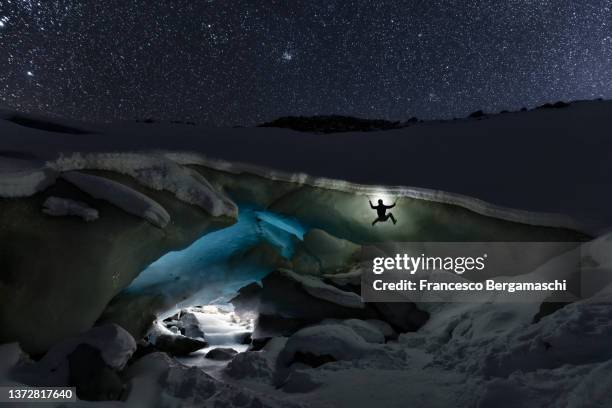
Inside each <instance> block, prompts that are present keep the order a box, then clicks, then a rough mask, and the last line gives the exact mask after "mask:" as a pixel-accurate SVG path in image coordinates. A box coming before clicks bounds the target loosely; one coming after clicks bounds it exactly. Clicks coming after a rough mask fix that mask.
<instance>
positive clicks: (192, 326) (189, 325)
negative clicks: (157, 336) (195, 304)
mask: <svg viewBox="0 0 612 408" xmlns="http://www.w3.org/2000/svg"><path fill="white" fill-rule="evenodd" d="M179 321H180V326H179V328H180V329H181V333H182V334H183V335H185V336H187V337H191V338H194V339H202V340H204V339H205V337H204V331H202V329H201V328H200V322H199V320H198V318H197V317H196V315H195V314H193V313H190V312H186V313H183V314H182V315H181V318H180V320H179Z"/></svg>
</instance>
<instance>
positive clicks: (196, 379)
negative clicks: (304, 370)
mask: <svg viewBox="0 0 612 408" xmlns="http://www.w3.org/2000/svg"><path fill="white" fill-rule="evenodd" d="M125 377H126V378H127V379H128V380H129V381H130V382H131V384H132V390H131V392H130V395H129V396H128V399H127V401H126V405H127V406H143V407H145V406H146V407H151V408H157V407H159V408H166V407H169V406H181V407H202V406H206V407H213V406H215V407H216V406H223V407H227V408H238V407H263V406H265V407H270V408H276V407H278V408H280V407H283V408H284V407H288V408H293V407H299V406H301V405H302V404H299V403H293V402H290V401H283V400H281V399H280V398H278V397H275V396H273V395H271V394H270V393H264V392H261V391H259V392H258V391H252V390H249V389H246V388H242V387H240V388H239V387H236V386H233V385H230V384H227V383H222V382H220V381H218V380H215V379H214V378H213V377H211V376H209V375H208V374H206V373H205V372H204V371H203V370H201V369H199V368H196V367H191V368H189V367H186V366H184V365H181V364H179V363H177V362H175V361H173V360H171V359H170V358H169V357H168V356H167V355H164V354H162V353H153V354H149V355H147V356H145V357H143V358H142V359H140V360H138V361H137V362H136V363H134V364H133V365H132V366H130V368H129V369H128V370H127V372H126V374H125Z"/></svg>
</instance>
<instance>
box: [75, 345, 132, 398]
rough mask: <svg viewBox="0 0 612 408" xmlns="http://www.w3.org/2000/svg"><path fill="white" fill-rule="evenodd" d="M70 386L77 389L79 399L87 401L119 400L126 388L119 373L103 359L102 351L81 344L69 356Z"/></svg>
mask: <svg viewBox="0 0 612 408" xmlns="http://www.w3.org/2000/svg"><path fill="white" fill-rule="evenodd" d="M68 364H69V368H70V377H69V384H70V386H73V387H76V394H77V396H78V397H79V399H82V400H87V401H110V400H119V399H120V398H121V395H122V393H123V391H124V386H123V384H122V382H121V379H120V378H119V376H118V375H117V373H116V372H115V371H114V370H113V369H111V368H110V367H109V366H108V365H107V364H106V363H105V361H104V359H103V358H102V355H101V353H100V350H98V349H97V348H95V347H92V346H90V345H88V344H79V345H78V346H77V348H76V349H75V350H74V351H73V352H72V353H70V355H68Z"/></svg>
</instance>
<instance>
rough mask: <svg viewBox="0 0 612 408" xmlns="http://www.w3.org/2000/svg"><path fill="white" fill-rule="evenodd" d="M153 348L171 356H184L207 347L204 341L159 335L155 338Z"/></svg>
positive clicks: (180, 336) (181, 336)
mask: <svg viewBox="0 0 612 408" xmlns="http://www.w3.org/2000/svg"><path fill="white" fill-rule="evenodd" d="M154 345H155V347H156V348H157V349H158V350H160V351H164V352H166V353H168V354H171V355H173V356H186V355H188V354H191V353H193V352H194V351H198V350H200V349H203V348H204V347H208V343H207V342H206V341H204V340H199V339H192V338H191V337H186V336H183V335H180V334H178V335H172V334H160V335H158V336H157V337H156V339H155V343H154Z"/></svg>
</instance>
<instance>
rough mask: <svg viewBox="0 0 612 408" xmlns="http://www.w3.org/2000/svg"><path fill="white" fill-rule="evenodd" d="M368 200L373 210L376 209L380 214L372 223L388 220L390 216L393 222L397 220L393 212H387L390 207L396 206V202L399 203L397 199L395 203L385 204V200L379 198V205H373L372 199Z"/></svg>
mask: <svg viewBox="0 0 612 408" xmlns="http://www.w3.org/2000/svg"><path fill="white" fill-rule="evenodd" d="M368 201H369V202H370V207H371V208H372V209H373V210H376V213H377V214H378V218H376V219H375V220H374V221H372V225H374V224H376V223H377V222H378V221H380V222H386V221H387V220H388V219H389V218H391V221H393V224H395V223H396V222H397V220H396V219H395V217H394V216H393V214H392V213H389V214H387V210H388V209H389V208H393V207H395V204H396V203H397V201H396V202H395V203H393V205H384V204H383V200H378V205H373V204H372V201H371V200H368Z"/></svg>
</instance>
